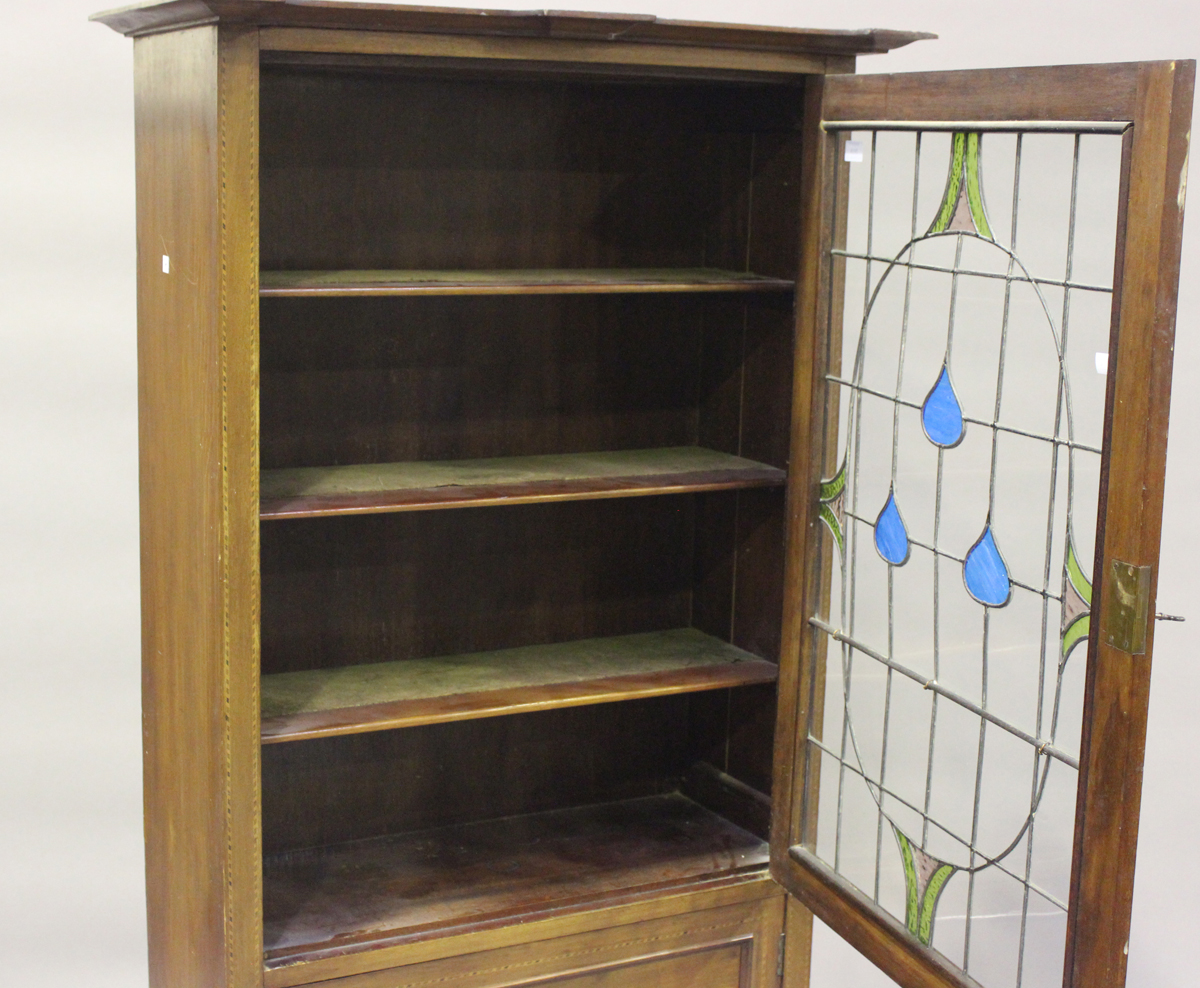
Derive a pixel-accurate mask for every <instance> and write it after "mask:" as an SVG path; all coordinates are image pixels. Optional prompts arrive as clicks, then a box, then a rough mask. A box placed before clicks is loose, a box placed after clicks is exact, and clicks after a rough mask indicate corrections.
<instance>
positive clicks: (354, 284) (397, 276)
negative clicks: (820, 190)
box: [259, 268, 796, 297]
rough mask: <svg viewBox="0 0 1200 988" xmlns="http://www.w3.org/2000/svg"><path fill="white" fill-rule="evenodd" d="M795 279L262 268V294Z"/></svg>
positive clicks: (597, 288) (724, 285)
mask: <svg viewBox="0 0 1200 988" xmlns="http://www.w3.org/2000/svg"><path fill="white" fill-rule="evenodd" d="M795 287H796V286H795V282H793V281H790V280H788V279H785V278H768V277H765V276H763V275H757V274H751V273H749V272H745V271H722V270H720V269H718V268H560V269H554V270H531V269H522V270H511V271H263V272H261V273H260V275H259V294H260V295H263V296H268V297H272V296H316V295H325V296H330V295H593V294H615V293H626V292H790V291H792V290H793V289H794V288H795Z"/></svg>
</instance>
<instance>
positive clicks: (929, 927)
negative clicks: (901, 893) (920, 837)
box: [892, 824, 958, 947]
mask: <svg viewBox="0 0 1200 988" xmlns="http://www.w3.org/2000/svg"><path fill="white" fill-rule="evenodd" d="M892 833H893V834H895V835H896V843H897V844H899V845H900V860H901V862H902V863H903V865H904V887H905V890H906V892H907V895H906V898H905V908H904V925H905V926H906V927H907V928H908V932H909V933H911V934H912V935H913V936H915V937H916V938H917V939H918V940H920V941H921V943H923V944H925V946H926V947H928V946H929V945H930V942H931V941H932V940H933V920H934V915H935V913H936V912H937V903H938V899H939V898H940V897H941V894H942V890H943V889H944V888H945V887H946V883H947V882H948V881H949V880H950V878H951V876H952V875H953V874H954V873H955V872H956V871H958V869H957V868H956V867H955V866H954V865H951V864H946V863H945V862H944V861H939V860H938V859H937V858H934V857H932V856H931V855H928V854H926V853H925V852H924V851H923V850H921V848H919V847H917V845H916V844H914V843H913V842H912V841H911V840H910V839H909V838H908V837H907V836H906V835H905V834H904V833H902V832H901V831H900V829H899V828H898V827H897V826H896V825H895V824H892Z"/></svg>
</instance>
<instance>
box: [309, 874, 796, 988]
mask: <svg viewBox="0 0 1200 988" xmlns="http://www.w3.org/2000/svg"><path fill="white" fill-rule="evenodd" d="M783 915H784V897H783V895H778V896H771V897H769V898H765V899H757V900H753V901H749V902H740V903H737V904H736V905H731V906H722V907H720V908H716V909H703V910H697V911H695V912H688V913H681V914H678V915H674V916H667V917H663V918H659V919H650V920H645V921H642V922H635V923H627V924H624V925H621V926H612V927H607V928H604V929H599V930H590V931H588V932H586V933H577V934H573V935H571V936H563V937H555V938H552V939H549V940H535V941H532V942H528V943H520V944H513V945H510V946H505V947H499V948H496V949H494V950H480V951H475V952H473V953H469V954H460V955H457V956H453V957H446V958H442V959H439V960H434V961H426V962H424V963H420V964H409V965H405V966H403V967H392V968H388V969H386V970H382V971H371V972H367V973H363V974H356V975H352V976H350V977H344V978H334V979H332V980H326V981H321V982H319V985H320V988H516V986H519V985H547V986H554V988H560V986H561V988H775V986H777V985H778V984H779V974H778V972H779V969H780V951H781V949H782V943H781V939H780V937H781V934H782V932H783ZM312 988H316V986H315V985H314V986H312Z"/></svg>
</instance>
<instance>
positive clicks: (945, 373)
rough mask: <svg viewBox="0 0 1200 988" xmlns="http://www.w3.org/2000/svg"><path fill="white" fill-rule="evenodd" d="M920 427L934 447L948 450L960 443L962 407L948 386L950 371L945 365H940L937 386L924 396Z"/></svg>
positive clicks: (961, 436)
mask: <svg viewBox="0 0 1200 988" xmlns="http://www.w3.org/2000/svg"><path fill="white" fill-rule="evenodd" d="M921 426H922V428H924V430H925V435H927V436H928V437H929V441H930V442H932V443H934V444H935V445H938V446H944V447H947V448H949V447H951V446H957V445H958V444H959V443H960V442H962V438H963V416H962V407H961V406H960V405H959V404H958V396H957V395H956V394H955V393H954V387H953V386H952V385H951V384H950V370H949V368H947V367H946V365H945V364H942V373H941V374H940V375H939V376H938V379H937V384H935V385H934V386H933V388H932V389H931V390H930V392H929V394H927V395H926V396H925V404H923V405H922V406H921Z"/></svg>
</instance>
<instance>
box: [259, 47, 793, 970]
mask: <svg viewBox="0 0 1200 988" xmlns="http://www.w3.org/2000/svg"><path fill="white" fill-rule="evenodd" d="M801 97H802V92H801V89H800V87H799V84H798V83H795V82H790V83H775V84H751V83H744V82H728V81H724V82H698V81H682V80H657V81H653V80H652V81H647V80H639V79H637V78H633V77H628V76H624V77H616V76H614V77H607V78H606V77H580V76H571V75H566V74H555V73H551V72H544V73H532V72H515V73H500V72H491V73H485V72H478V71H476V72H473V73H471V74H453V73H450V72H445V73H442V74H440V75H435V76H433V77H431V76H430V75H428V74H421V75H419V76H418V75H417V74H415V73H412V72H408V71H405V70H404V69H403V68H399V67H397V66H395V65H389V64H386V63H385V62H384V61H383V60H381V61H380V62H379V63H378V64H373V63H371V62H370V61H369V60H367V59H358V60H357V62H356V63H355V64H353V65H346V64H334V63H333V59H332V58H330V59H329V60H328V64H323V65H314V64H311V63H304V64H300V63H298V62H296V61H294V60H293V61H292V62H288V61H286V60H281V59H278V57H277V60H276V61H272V62H264V64H263V66H262V73H261V110H260V113H261V145H260V152H261V166H260V176H261V179H260V181H261V188H260V202H261V232H260V236H261V245H260V256H261V268H262V286H263V287H262V298H261V301H260V321H261V338H260V341H261V408H260V413H261V439H260V457H261V468H262V487H263V493H264V500H263V520H262V522H261V560H260V562H261V576H262V631H261V635H262V637H261V643H262V689H263V696H264V719H263V725H264V738H263V740H264V747H263V756H262V823H263V843H264V878H265V881H264V899H265V931H266V942H265V947H266V951H267V961H268V964H269V965H282V964H286V963H290V962H294V961H296V960H299V959H306V958H313V957H317V956H321V955H322V953H328V952H330V951H333V952H337V951H344V950H353V949H360V948H364V947H369V946H372V945H378V944H380V943H382V942H385V941H386V942H389V943H392V942H399V941H403V940H404V939H405V938H416V937H424V936H433V935H438V934H439V933H444V932H447V931H450V930H461V929H464V928H468V927H470V926H471V925H472V924H480V923H495V922H498V921H504V920H506V919H513V918H517V917H523V916H529V915H532V914H534V913H537V912H539V911H544V910H547V909H557V908H574V907H579V906H580V905H581V904H595V903H596V902H599V901H603V900H604V899H605V898H606V897H612V896H620V895H626V894H628V893H630V892H632V891H637V890H641V889H650V888H656V889H661V888H670V887H674V886H680V887H683V886H686V885H689V884H692V883H696V882H709V883H711V882H714V881H720V880H722V879H723V878H724V879H728V878H732V877H733V876H737V875H739V874H743V873H745V872H746V871H747V870H750V869H761V868H762V867H763V866H764V865H765V863H766V846H765V843H764V840H765V838H766V836H767V828H768V824H769V812H770V811H769V806H770V804H769V793H770V776H771V756H772V746H773V731H774V709H775V700H774V684H773V681H772V680H773V678H774V673H773V670H774V665H775V664H776V663H777V662H778V659H779V640H780V627H781V620H782V611H783V594H782V579H783V566H784V507H785V484H786V470H787V465H788V463H787V460H788V444H789V425H790V416H791V400H792V361H793V293H792V288H793V282H794V279H795V278H796V275H797V269H798V242H797V236H798V229H799V221H798V218H799V182H800V175H799V167H800V113H801V107H802V98H801ZM429 464H433V465H434V466H432V467H431V466H429ZM383 465H388V466H386V467H384V466H383ZM406 663H407V664H411V665H409V666H407V667H406V665H405V664H406ZM408 669H411V670H412V674H411V675H408V674H407V670H408Z"/></svg>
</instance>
